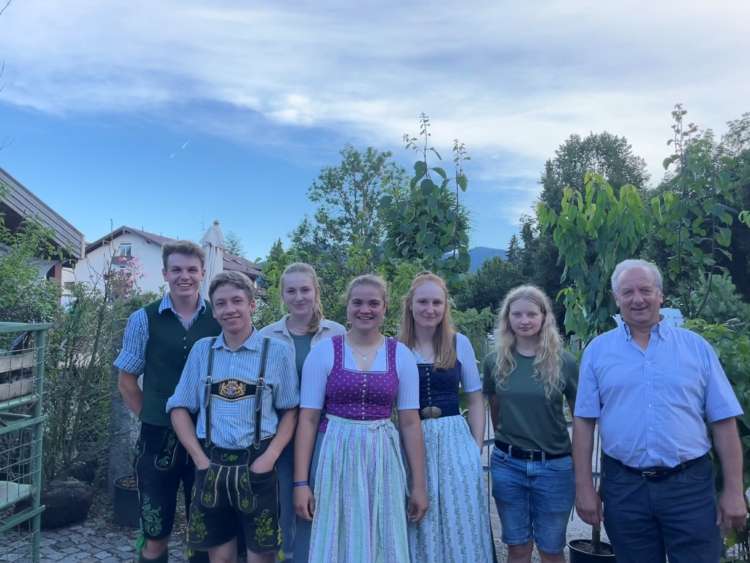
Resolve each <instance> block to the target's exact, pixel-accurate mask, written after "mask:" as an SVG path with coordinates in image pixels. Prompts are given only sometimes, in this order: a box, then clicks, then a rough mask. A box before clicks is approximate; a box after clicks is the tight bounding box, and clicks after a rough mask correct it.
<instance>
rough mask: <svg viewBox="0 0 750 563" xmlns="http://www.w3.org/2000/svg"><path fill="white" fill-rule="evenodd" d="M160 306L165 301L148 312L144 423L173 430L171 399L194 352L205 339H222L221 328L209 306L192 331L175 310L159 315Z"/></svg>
mask: <svg viewBox="0 0 750 563" xmlns="http://www.w3.org/2000/svg"><path fill="white" fill-rule="evenodd" d="M160 303H161V299H159V300H157V301H154V302H153V303H151V304H150V305H147V306H146V307H145V308H144V309H145V311H146V316H147V317H148V342H147V343H146V365H145V367H144V369H143V410H142V411H141V420H142V421H143V422H146V423H148V424H153V425H156V426H171V422H170V420H169V415H168V414H167V412H166V407H167V399H169V397H171V396H172V394H173V393H174V389H175V387H177V382H178V381H179V380H180V375H182V368H183V367H184V366H185V362H186V361H187V357H188V353H189V352H190V348H192V347H193V344H195V342H196V341H198V340H200V339H201V338H205V337H206V336H218V335H219V333H220V332H221V327H220V326H219V323H217V322H216V320H215V319H214V317H213V315H212V314H211V305H209V304H208V303H206V308H205V309H204V310H203V311H202V312H200V313H199V314H198V316H197V317H196V318H195V320H194V321H193V324H192V325H190V328H189V329H188V330H185V327H183V326H182V323H181V322H180V319H179V317H178V316H177V315H175V314H174V312H173V311H172V309H165V310H164V311H163V312H162V313H161V314H159V304H160Z"/></svg>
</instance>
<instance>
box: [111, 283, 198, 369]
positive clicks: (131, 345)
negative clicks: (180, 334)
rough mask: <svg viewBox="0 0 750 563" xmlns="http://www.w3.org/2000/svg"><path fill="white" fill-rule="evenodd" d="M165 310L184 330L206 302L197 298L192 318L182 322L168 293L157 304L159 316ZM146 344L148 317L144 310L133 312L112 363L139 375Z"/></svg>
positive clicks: (144, 358) (143, 364)
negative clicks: (178, 320) (118, 351)
mask: <svg viewBox="0 0 750 563" xmlns="http://www.w3.org/2000/svg"><path fill="white" fill-rule="evenodd" d="M167 309H171V310H172V312H173V313H174V314H175V316H176V317H177V318H178V319H180V322H182V326H184V327H185V330H187V329H189V328H190V326H191V325H192V324H193V322H195V319H197V318H198V315H200V314H201V313H202V312H203V311H204V310H205V309H206V301H205V300H204V299H203V297H200V296H198V308H197V309H196V310H195V313H193V316H192V317H190V319H188V321H187V322H184V321H183V319H182V317H180V316H179V315H178V314H177V311H175V310H174V307H173V306H172V299H171V298H170V297H169V293H166V294H165V295H164V297H162V299H161V303H159V314H160V315H161V314H162V313H163V312H164V311H166V310H167ZM147 344H148V315H146V309H144V308H141V309H138V310H137V311H135V312H134V313H133V314H132V315H130V317H129V318H128V324H127V325H126V326H125V334H124V335H123V337H122V350H120V353H119V355H118V356H117V359H116V360H115V361H114V364H115V367H116V368H117V369H119V370H122V371H124V372H127V373H133V374H135V375H140V374H142V373H143V369H144V367H145V366H146V345H147Z"/></svg>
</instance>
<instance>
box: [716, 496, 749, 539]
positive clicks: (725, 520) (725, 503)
mask: <svg viewBox="0 0 750 563" xmlns="http://www.w3.org/2000/svg"><path fill="white" fill-rule="evenodd" d="M746 521H747V504H746V503H745V499H744V498H743V496H742V494H741V493H732V492H729V491H726V490H725V491H723V492H722V493H721V496H720V497H719V507H718V510H717V514H716V524H717V525H718V526H719V527H720V528H721V529H722V530H723V531H725V532H726V531H728V530H730V529H731V528H734V529H735V530H741V529H744V528H745V523H746Z"/></svg>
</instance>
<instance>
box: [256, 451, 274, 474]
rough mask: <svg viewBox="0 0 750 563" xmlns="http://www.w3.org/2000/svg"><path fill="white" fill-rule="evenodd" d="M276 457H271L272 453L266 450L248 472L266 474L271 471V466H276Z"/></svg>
mask: <svg viewBox="0 0 750 563" xmlns="http://www.w3.org/2000/svg"><path fill="white" fill-rule="evenodd" d="M276 459H277V456H275V455H273V453H272V452H270V451H269V450H266V451H265V452H263V453H262V454H261V455H260V456H258V457H257V458H256V460H255V461H254V462H253V463H252V464H251V465H250V471H252V472H253V473H268V472H269V471H272V470H273V466H274V465H276Z"/></svg>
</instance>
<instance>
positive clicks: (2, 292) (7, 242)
mask: <svg viewBox="0 0 750 563" xmlns="http://www.w3.org/2000/svg"><path fill="white" fill-rule="evenodd" d="M0 195H1V194H0ZM50 240H51V238H50V232H49V231H48V230H47V229H45V228H43V227H42V226H40V225H39V224H38V223H36V222H34V221H27V222H25V223H24V224H23V225H22V227H21V229H20V230H19V231H17V232H11V231H10V230H8V229H7V228H6V227H5V225H4V223H3V222H2V217H1V216H0V320H3V321H16V322H41V321H50V320H52V319H53V318H54V316H55V314H56V313H57V309H58V307H59V303H60V288H59V286H57V284H55V283H53V282H51V281H48V280H46V279H45V278H44V276H43V275H41V274H40V272H39V268H38V267H37V266H36V265H35V262H36V261H37V260H39V259H40V258H51V257H53V255H54V247H53V246H52V244H51V243H50Z"/></svg>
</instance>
